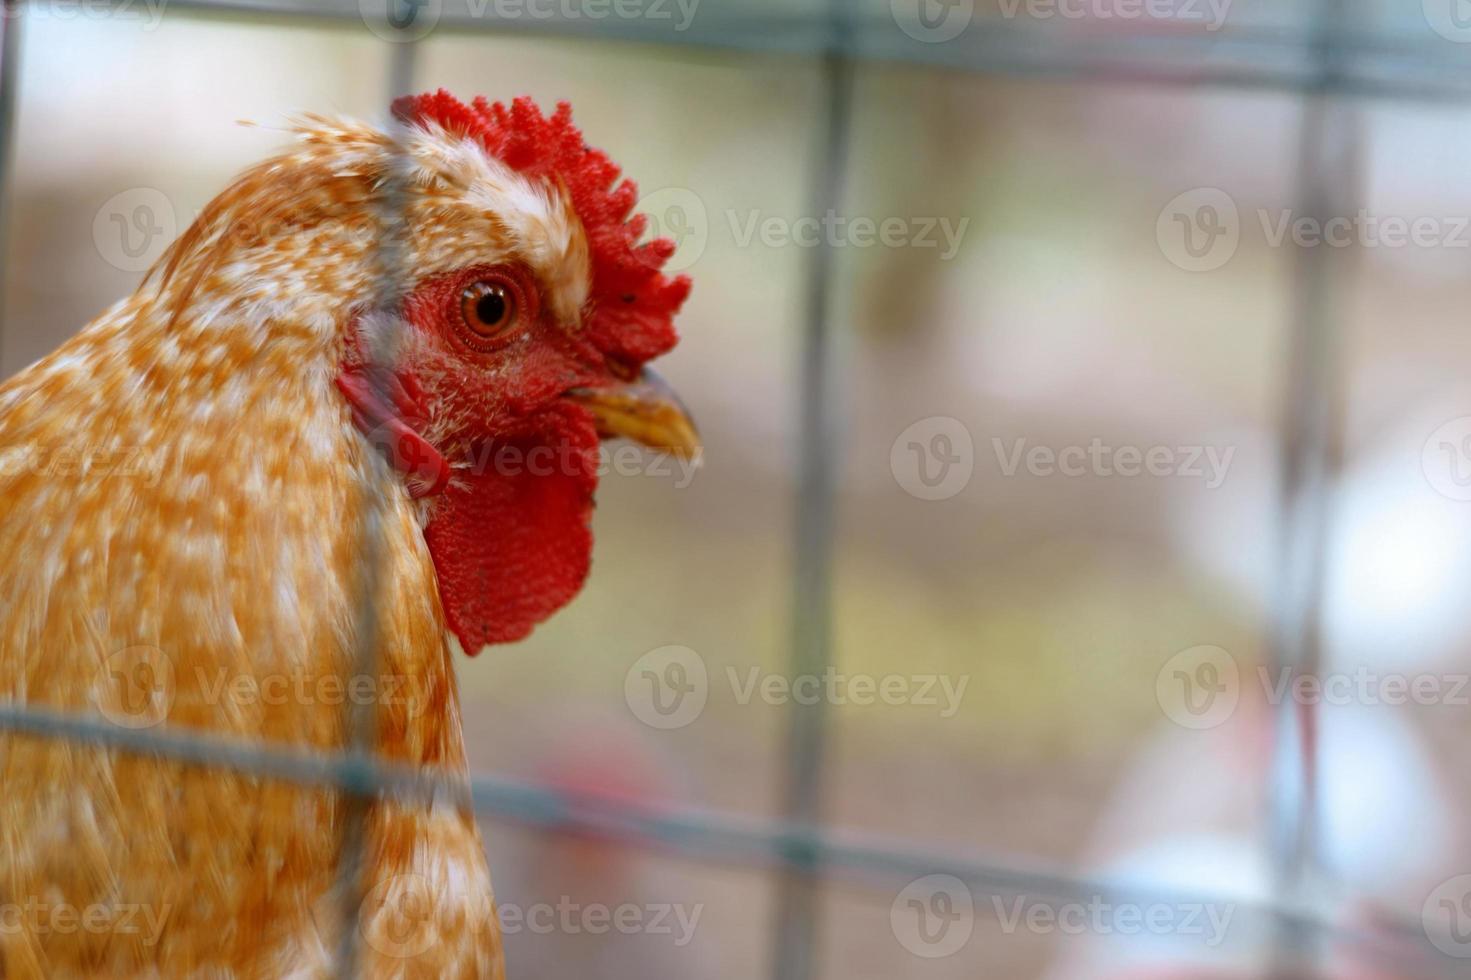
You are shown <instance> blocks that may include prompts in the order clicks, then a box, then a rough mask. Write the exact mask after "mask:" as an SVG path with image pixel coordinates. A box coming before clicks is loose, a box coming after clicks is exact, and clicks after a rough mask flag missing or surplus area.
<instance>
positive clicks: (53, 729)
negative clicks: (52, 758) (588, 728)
mask: <svg viewBox="0 0 1471 980" xmlns="http://www.w3.org/2000/svg"><path fill="white" fill-rule="evenodd" d="M0 731H9V732H11V733H13V734H14V735H17V736H35V737H40V738H48V739H63V740H67V741H69V742H73V743H86V744H92V745H97V746H99V747H105V748H108V749H114V750H117V751H121V752H127V753H131V754H138V755H146V756H154V757H160V758H164V759H169V760H172V761H175V762H179V763H182V764H185V765H191V766H204V767H210V768H219V769H222V770H227V771H229V772H232V773H235V774H237V775H241V776H253V777H257V778H261V779H271V780H280V781H284V782H289V783H295V784H299V785H310V786H325V787H332V788H335V789H337V790H339V791H341V792H344V793H348V794H352V795H355V796H363V797H380V798H392V799H397V800H401V801H405V802H418V803H423V804H425V805H429V804H432V803H436V802H448V803H451V804H454V805H460V806H466V807H473V808H474V809H475V810H476V811H477V812H479V813H481V814H483V815H485V816H489V817H492V818H496V819H500V820H503V821H508V822H513V823H517V824H521V825H525V826H528V827H532V828H536V829H542V830H548V831H555V832H559V833H577V834H584V835H596V836H598V837H602V838H606V839H609V840H611V841H615V842H618V843H620V844H624V845H628V846H634V847H642V848H648V849H652V850H657V851H661V852H666V853H670V854H674V855H678V856H681V857H687V858H690V859H694V860H699V861H702V862H715V863H721V864H728V865H734V866H737V867H741V868H751V867H761V868H781V869H783V870H790V871H795V872H797V873H806V872H808V871H810V869H811V868H812V867H813V866H814V865H818V866H821V867H822V868H823V873H824V876H825V877H829V878H833V879H836V880H839V881H847V882H850V883H853V884H857V885H861V886H864V887H870V888H873V887H877V888H881V889H885V890H887V891H888V892H889V894H891V895H892V894H896V893H897V891H898V889H900V888H902V887H903V886H904V885H905V884H907V883H908V882H911V881H914V880H916V879H918V878H922V877H924V876H926V875H932V874H948V875H953V876H955V877H956V878H959V879H960V880H961V881H963V882H965V884H966V885H967V886H969V888H970V889H971V891H972V893H973V894H974V895H976V896H978V897H984V898H995V899H998V900H1001V901H1014V900H1016V899H1024V900H1029V901H1036V902H1077V903H1083V904H1087V903H1090V902H1097V903H1107V904H1110V905H1113V906H1115V907H1118V906H1123V905H1130V906H1136V907H1143V908H1147V907H1151V906H1156V905H1163V906H1168V907H1171V908H1177V909H1178V908H1186V907H1205V908H1216V909H1225V908H1230V909H1231V910H1232V911H1233V913H1234V915H1233V919H1232V923H1233V924H1232V927H1231V928H1232V930H1233V933H1232V935H1231V936H1230V937H1229V939H1230V941H1231V942H1232V943H1233V944H1249V943H1256V942H1264V941H1267V940H1268V939H1269V938H1270V935H1271V930H1272V929H1275V928H1278V927H1280V926H1282V925H1284V924H1286V925H1288V926H1290V927H1291V928H1293V929H1296V930H1300V931H1303V932H1305V933H1308V934H1311V935H1315V936H1317V937H1319V938H1320V939H1322V940H1323V941H1324V942H1329V943H1336V944H1338V945H1339V946H1340V947H1343V948H1351V949H1354V950H1356V951H1357V952H1359V953H1360V954H1361V955H1364V956H1367V957H1369V958H1371V959H1374V960H1376V961H1380V962H1383V963H1385V964H1389V965H1394V966H1396V967H1398V968H1400V969H1404V970H1412V971H1414V974H1415V975H1418V976H1435V977H1439V976H1447V977H1449V976H1452V975H1454V973H1453V971H1451V970H1450V968H1449V967H1448V966H1446V965H1445V962H1446V961H1444V960H1443V959H1441V958H1438V957H1437V954H1435V953H1434V952H1433V951H1432V950H1431V949H1430V948H1429V946H1428V943H1427V941H1426V937H1425V935H1424V933H1423V931H1422V930H1421V929H1420V928H1419V926H1418V924H1414V923H1410V922H1408V921H1406V920H1402V919H1397V918H1395V917H1393V916H1388V915H1384V914H1380V913H1377V912H1376V914H1375V916H1374V921H1375V923H1376V926H1377V929H1376V930H1375V931H1374V932H1372V933H1371V932H1369V931H1366V930H1363V929H1358V928H1352V927H1345V926H1344V925H1341V924H1339V923H1336V922H1334V921H1333V917H1332V914H1331V910H1329V909H1326V908H1312V909H1309V908H1287V907H1282V906H1274V905H1271V904H1268V903H1262V902H1249V901H1242V900H1239V899H1237V898H1234V897H1230V896H1226V895H1210V894H1204V893H1198V892H1192V891H1185V890H1165V889H1159V888H1154V887H1141V886H1137V885H1131V884H1129V883H1127V882H1120V881H1110V880H1106V879H1102V878H1089V877H1085V876H1079V875H1073V874H1068V873H1065V872H1061V871H1057V870H1051V869H1046V868H1041V867H1036V866H1031V867H1028V866H1023V865H1021V864H1018V863H1016V862H1012V861H990V860H983V859H975V858H967V857H960V856H956V855H954V854H950V853H944V854H941V853H929V852H925V851H922V850H917V849H914V848H912V847H907V846H904V845H902V844H897V843H893V842H890V841H888V840H884V839H881V838H877V837H873V836H859V835H853V834H845V833H840V832H835V831H824V832H810V831H805V830H800V829H797V828H795V827H792V826H786V825H783V824H779V823H773V822H769V821H761V820H755V819H745V818H739V817H733V816H731V815H729V814H726V813H717V812H712V811H707V810H701V809H695V808H685V807H680V808H675V807H666V806H663V805H660V806H658V807H653V806H646V805H635V804H630V803H625V802H621V801H616V800H609V799H605V798H602V797H597V796H589V795H583V794H576V793H568V792H566V791H564V790H559V789H552V788H548V787H545V786H539V785H536V784H533V783H527V782H520V781H516V780H509V779H504V778H498V777H492V776H475V777H473V778H471V779H466V778H465V777H464V776H463V775H459V774H454V773H447V772H445V771H443V770H435V769H423V768H419V767H414V766H408V765H404V764H401V763H394V762H390V761H385V760H383V759H380V758H373V757H369V756H367V755H364V754H362V753H358V752H321V751H312V750H305V749H302V748H299V747H294V746H289V745H281V744H269V743H264V744H262V743H251V742H244V741H240V740H238V739H231V738H223V737H221V736H218V735H214V734H210V733H208V732H203V731H197V730H180V729H170V728H167V727H158V728H153V729H137V730H135V729H128V728H123V727H120V726H118V725H115V724H113V723H112V722H110V721H107V720H105V719H102V718H100V717H95V716H90V715H83V714H77V713H64V712H57V711H53V710H49V709H45V708H39V707H36V706H29V705H28V706H14V705H11V706H0ZM799 852H806V853H810V854H816V855H817V856H818V860H817V861H815V862H814V861H810V860H803V861H795V862H794V861H792V860H791V859H790V856H791V855H792V854H795V853H799Z"/></svg>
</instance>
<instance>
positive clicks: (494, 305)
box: [475, 291, 506, 327]
mask: <svg viewBox="0 0 1471 980" xmlns="http://www.w3.org/2000/svg"><path fill="white" fill-rule="evenodd" d="M475 315H476V316H477V317H479V318H480V322H481V323H483V324H485V325H486V326H487V327H493V326H495V325H496V324H498V323H500V322H501V318H502V317H504V316H505V315H506V297H505V296H504V295H502V294H501V293H500V292H498V291H496V292H489V293H486V294H485V295H484V296H482V297H480V298H479V299H478V300H476V301H475Z"/></svg>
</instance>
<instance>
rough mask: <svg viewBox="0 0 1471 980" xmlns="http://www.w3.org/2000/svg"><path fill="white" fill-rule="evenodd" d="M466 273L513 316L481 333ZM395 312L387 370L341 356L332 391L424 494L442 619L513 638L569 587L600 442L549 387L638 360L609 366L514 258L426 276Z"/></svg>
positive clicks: (558, 388)
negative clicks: (396, 326)
mask: <svg viewBox="0 0 1471 980" xmlns="http://www.w3.org/2000/svg"><path fill="white" fill-rule="evenodd" d="M477 283H488V284H494V285H496V286H499V287H501V288H502V289H504V290H505V291H506V294H507V295H508V296H509V297H511V298H512V304H513V308H514V315H513V316H512V317H511V318H509V322H508V323H507V325H506V326H505V327H504V328H503V329H501V330H500V332H498V333H496V334H494V335H493V336H485V335H483V334H481V333H477V332H476V331H475V330H474V329H473V328H472V327H471V325H470V323H469V322H467V319H466V315H465V309H464V306H465V302H464V297H465V293H466V290H467V289H468V288H470V287H472V286H474V285H476V284H477ZM403 318H404V320H405V321H406V325H405V327H404V329H405V330H406V331H408V332H409V335H408V336H405V337H404V338H402V348H403V351H404V358H403V362H402V364H401V365H400V367H399V368H398V369H397V370H395V371H393V372H384V378H383V380H381V381H379V382H378V383H377V384H376V385H375V384H374V381H373V379H372V378H371V377H370V375H371V372H370V371H369V370H368V369H367V368H366V367H365V366H364V365H363V364H362V363H361V360H360V359H357V358H354V357H349V358H348V360H347V362H346V363H345V365H344V371H343V374H342V375H341V377H340V378H339V380H338V387H339V388H340V389H341V390H342V391H343V393H344V394H345V395H346V396H347V398H348V401H349V403H350V404H352V405H353V408H354V417H355V419H356V420H357V422H358V425H359V426H360V427H363V428H365V431H369V432H374V433H379V434H381V436H382V437H383V438H381V439H378V440H375V441H379V442H380V444H381V445H383V447H384V448H385V450H386V451H387V452H388V455H389V458H390V460H391V461H392V462H393V464H394V466H395V467H396V468H397V469H398V470H399V471H400V472H402V473H403V474H404V476H405V480H406V485H407V487H408V489H409V492H410V494H411V495H413V496H415V497H421V498H422V497H433V498H434V499H433V500H432V501H431V503H430V516H429V521H428V523H427V524H426V526H425V529H424V537H425V540H426V541H427V542H428V545H429V551H430V554H431V556H432V557H433V559H434V564H435V568H436V570H437V572H438V574H439V588H440V598H441V600H442V602H443V605H444V609H445V614H446V617H447V619H448V621H449V627H450V629H451V631H452V632H453V633H454V634H455V635H456V636H457V637H458V638H459V639H460V642H461V645H462V646H463V647H464V649H465V651H466V652H467V653H470V654H472V655H473V654H475V653H478V652H479V651H480V650H481V648H483V647H484V646H485V645H487V644H490V643H505V642H510V641H512V640H517V639H520V638H522V637H524V636H525V635H526V634H527V633H529V632H530V631H531V629H532V627H533V626H535V624H536V623H538V622H540V621H541V620H542V619H544V618H546V617H547V616H548V615H550V614H551V613H552V612H555V611H556V610H557V609H558V608H560V607H561V606H562V605H563V604H564V603H566V602H567V601H568V600H569V599H571V598H572V596H574V595H575V594H576V593H577V591H578V589H580V588H581V587H582V583H583V581H584V580H585V579H586V577H587V571H588V566H589V561H590V553H591V548H592V535H591V531H590V529H589V526H588V524H589V521H590V520H591V517H592V507H593V494H594V491H595V490H596V489H597V465H598V456H597V448H598V442H599V439H598V433H597V428H596V425H595V423H594V420H593V416H592V414H591V413H590V412H589V411H588V410H587V409H585V408H583V407H582V406H580V405H577V404H575V403H573V402H570V401H567V400H565V399H564V398H562V395H564V394H565V393H566V392H567V391H569V390H571V389H573V388H587V387H598V386H607V385H613V384H617V383H618V380H619V377H618V374H623V375H624V376H626V373H627V372H628V371H629V370H635V371H636V370H637V367H638V366H637V365H621V364H620V365H619V366H618V367H617V368H614V367H613V366H611V365H610V363H609V361H608V359H607V358H606V357H604V355H603V354H602V353H601V352H600V351H598V349H597V348H596V347H594V346H593V345H592V344H590V343H588V342H587V341H586V340H584V339H582V338H580V337H579V336H578V335H577V333H576V331H575V327H568V326H564V325H562V324H559V323H557V322H555V321H554V319H553V318H552V317H551V316H550V315H549V314H548V313H547V312H546V310H545V308H544V306H543V304H542V302H541V294H540V290H539V288H538V286H537V283H536V281H535V279H534V277H533V276H532V275H531V274H530V273H529V272H528V271H526V270H525V269H523V268H520V267H518V266H494V267H491V266H476V267H472V268H467V269H463V270H460V271H458V272H455V273H451V274H449V275H445V276H440V277H437V278H434V279H430V280H426V281H425V282H423V283H421V284H420V285H419V286H418V287H417V288H416V289H415V290H414V292H413V293H412V294H411V295H410V296H409V298H408V299H407V301H406V302H405V303H404V307H403ZM615 371H617V372H618V374H615ZM379 391H381V392H382V394H381V395H379V394H375V392H379Z"/></svg>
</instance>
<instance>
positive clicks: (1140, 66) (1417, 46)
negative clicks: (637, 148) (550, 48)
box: [28, 0, 1471, 101]
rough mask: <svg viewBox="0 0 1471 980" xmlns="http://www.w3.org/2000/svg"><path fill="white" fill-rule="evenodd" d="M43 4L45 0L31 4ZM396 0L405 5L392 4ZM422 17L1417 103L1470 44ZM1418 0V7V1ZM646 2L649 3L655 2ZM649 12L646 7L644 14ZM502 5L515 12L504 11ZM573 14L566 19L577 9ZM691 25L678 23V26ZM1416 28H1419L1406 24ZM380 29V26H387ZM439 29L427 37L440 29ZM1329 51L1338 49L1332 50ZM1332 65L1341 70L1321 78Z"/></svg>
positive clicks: (307, 15)
mask: <svg viewBox="0 0 1471 980" xmlns="http://www.w3.org/2000/svg"><path fill="white" fill-rule="evenodd" d="M28 2H30V3H31V4H32V5H33V6H44V5H45V4H46V3H47V2H49V0H28ZM390 2H394V3H399V2H403V0H390ZM426 2H427V5H426V6H424V8H423V9H422V10H421V11H420V12H419V14H418V16H419V17H421V18H424V27H426V28H427V27H429V26H431V21H432V28H433V30H435V31H446V32H451V33H453V32H467V31H491V32H501V33H505V34H512V35H523V36H538V37H550V38H569V39H578V38H582V39H597V40H603V41H620V42H638V43H646V44H654V45H668V46H678V47H695V48H708V49H711V50H714V51H736V52H744V53H749V54H776V55H804V56H816V55H822V54H841V55H844V56H845V57H848V58H852V59H854V60H856V61H859V62H866V63H894V64H910V65H924V66H932V67H941V68H949V69H957V70H962V71H969V72H978V73H987V74H1000V75H1006V76H1019V77H1025V78H1057V79H1064V80H1076V81H1107V82H1118V83H1143V84H1154V85H1169V86H1189V87H1227V88H1247V89H1264V90H1278V91H1288V92H1310V91H1332V92H1341V93H1343V94H1347V95H1356V96H1365V97H1384V98H1410V99H1419V100H1437V101H1439V100H1446V99H1449V100H1456V101H1459V100H1463V99H1466V98H1468V97H1471V70H1468V67H1471V66H1468V57H1467V56H1468V51H1471V45H1465V44H1456V43H1452V42H1451V41H1449V40H1447V39H1445V38H1442V37H1440V36H1438V35H1436V34H1435V33H1434V31H1432V30H1431V29H1430V27H1429V25H1428V23H1426V22H1424V21H1423V20H1420V21H1410V22H1409V24H1408V25H1407V24H1397V25H1396V26H1394V27H1392V28H1391V27H1388V26H1386V27H1385V28H1384V29H1382V30H1371V29H1352V30H1351V29H1348V27H1347V25H1344V26H1342V27H1339V28H1335V29H1331V30H1329V31H1328V32H1326V33H1324V32H1321V31H1320V30H1318V29H1317V28H1310V27H1309V26H1308V25H1306V24H1304V25H1303V26H1302V27H1300V28H1297V27H1289V26H1267V25H1262V24H1251V23H1246V24H1241V25H1239V26H1238V25H1235V24H1228V25H1227V26H1223V27H1222V28H1221V29H1220V30H1217V31H1206V30H1204V29H1203V28H1201V29H1190V30H1174V31H1168V30H1160V29H1158V25H1156V26H1155V28H1154V29H1150V27H1149V26H1148V25H1144V26H1136V25H1137V22H1118V23H1116V24H1110V25H1109V29H1108V30H1106V31H1083V30H1079V29H1077V24H1076V23H1074V22H1070V21H1066V20H1061V19H1057V20H1039V19H1037V18H1027V17H998V16H984V15H980V14H977V15H976V17H975V20H974V22H973V23H972V24H971V25H970V26H969V27H968V28H967V29H966V30H965V31H964V32H962V33H961V34H960V35H959V36H958V37H956V38H953V39H950V40H947V41H943V42H939V43H935V42H926V41H923V40H919V39H917V38H916V37H914V36H911V34H909V33H906V32H905V31H904V30H903V29H901V28H900V26H899V24H898V23H897V22H896V19H895V17H894V16H891V15H890V14H889V12H888V6H889V5H888V4H887V3H882V4H879V5H878V6H879V7H881V8H882V9H881V10H874V9H872V8H868V9H866V10H865V12H864V13H862V14H861V15H860V14H855V15H854V16H852V17H846V18H844V19H843V20H842V21H841V23H840V24H838V25H835V24H834V22H833V21H832V19H830V18H829V17H828V16H827V15H826V13H825V11H824V10H822V9H821V7H820V5H815V6H814V9H812V10H799V11H795V12H780V11H771V10H766V11H762V10H759V9H754V10H753V9H747V8H745V7H743V6H742V5H740V4H730V3H727V4H715V3H710V2H707V3H704V4H700V5H697V9H696V10H695V12H694V15H693V16H692V17H691V18H690V19H689V20H688V22H687V23H685V22H683V21H681V20H680V19H679V18H678V17H677V16H674V15H673V12H674V11H675V10H677V8H676V7H675V6H674V0H660V3H661V4H662V5H663V6H662V8H661V9H663V10H666V11H670V12H671V16H670V17H668V18H654V17H650V16H638V17H611V16H605V17H601V18H595V17H592V16H588V15H586V14H579V13H576V10H575V8H573V9H572V10H571V11H570V12H569V10H568V9H567V8H566V7H565V5H564V4H563V3H562V2H560V0H559V2H555V3H550V2H548V3H541V4H539V5H537V6H536V8H535V9H536V10H537V11H538V12H537V13H536V14H535V15H532V14H529V13H526V12H524V11H525V10H526V9H528V8H529V7H530V6H531V0H516V2H515V3H507V2H504V0H502V2H500V3H495V2H491V0H444V2H443V3H438V2H428V0H420V3H421V4H424V3H426ZM365 6H366V7H371V5H369V4H365V3H362V2H361V0H309V2H308V0H168V5H167V10H168V11H169V12H170V13H174V12H187V13H193V14H219V15H224V16H229V17H234V18H244V19H248V20H259V19H262V18H266V19H289V20H291V21H293V22H300V21H302V20H303V19H306V20H318V21H323V22H331V23H338V24H349V23H350V24H356V25H358V26H363V25H364V24H365V23H366V21H365V15H364V13H363V10H364V7H365ZM1415 6H1418V5H1415ZM646 7H647V8H649V9H653V5H652V3H651V2H650V3H647V4H646ZM641 9H642V8H641ZM507 11H520V12H519V13H507ZM569 14H570V15H569ZM681 24H683V25H684V26H683V28H682V29H681V27H680V25H681ZM1410 25H1413V26H1410ZM380 26H381V25H380ZM431 33H432V31H431ZM1325 46H1326V47H1327V48H1329V49H1331V52H1332V55H1333V57H1332V58H1331V59H1325V58H1323V53H1324V48H1325ZM1329 61H1331V63H1332V64H1334V65H1335V68H1336V70H1335V72H1334V73H1332V74H1331V75H1327V74H1324V73H1323V72H1322V71H1321V69H1320V67H1319V66H1321V65H1323V64H1325V63H1327V62H1329Z"/></svg>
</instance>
